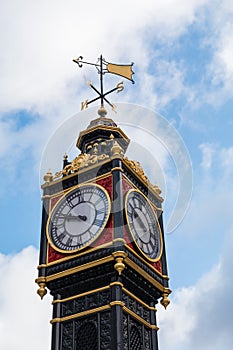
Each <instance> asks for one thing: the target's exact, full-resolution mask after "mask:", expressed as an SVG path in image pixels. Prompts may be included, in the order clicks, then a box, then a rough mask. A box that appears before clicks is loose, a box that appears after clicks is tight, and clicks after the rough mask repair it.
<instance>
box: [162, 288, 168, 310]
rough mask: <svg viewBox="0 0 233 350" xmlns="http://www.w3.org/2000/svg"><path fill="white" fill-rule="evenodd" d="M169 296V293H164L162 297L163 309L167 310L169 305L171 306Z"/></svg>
mask: <svg viewBox="0 0 233 350" xmlns="http://www.w3.org/2000/svg"><path fill="white" fill-rule="evenodd" d="M168 295H169V293H168V292H164V293H163V297H162V300H161V301H160V304H161V305H163V307H164V308H165V310H166V308H167V307H168V305H169V304H170V300H169V299H168Z"/></svg>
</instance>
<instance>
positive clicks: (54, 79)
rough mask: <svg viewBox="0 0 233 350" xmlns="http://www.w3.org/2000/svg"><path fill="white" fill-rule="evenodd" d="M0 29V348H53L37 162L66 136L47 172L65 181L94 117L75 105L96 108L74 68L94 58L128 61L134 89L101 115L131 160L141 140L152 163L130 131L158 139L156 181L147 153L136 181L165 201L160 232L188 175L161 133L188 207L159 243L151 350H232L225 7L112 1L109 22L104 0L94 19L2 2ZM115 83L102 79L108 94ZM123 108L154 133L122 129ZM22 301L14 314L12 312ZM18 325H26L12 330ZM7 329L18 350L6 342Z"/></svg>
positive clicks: (230, 116)
mask: <svg viewBox="0 0 233 350" xmlns="http://www.w3.org/2000/svg"><path fill="white" fill-rule="evenodd" d="M122 8H124V11H122ZM0 17H1V21H0V23H1V24H0V26H1V30H0V43H1V56H0V62H1V64H0V70H1V79H0V92H1V93H0V96H1V98H0V161H1V172H0V179H1V184H2V185H1V187H0V199H1V200H0V209H1V219H2V225H1V235H0V276H1V281H2V284H3V285H4V287H3V288H1V290H0V347H1V348H3V349H4V350H15V348H16V346H17V348H19V349H25V350H27V349H28V350H29V349H31V348H32V346H33V348H34V349H35V350H37V348H38V349H40V348H42V347H43V348H45V349H46V348H49V334H50V325H49V319H50V318H51V306H50V301H51V299H50V297H49V296H47V297H46V300H45V301H43V302H42V303H41V302H40V300H39V298H38V297H37V296H36V288H37V287H36V285H34V282H33V280H34V279H35V278H36V273H37V272H36V266H37V254H38V243H39V236H40V219H41V200H40V197H41V191H40V178H41V175H42V174H41V172H42V170H43V171H44V169H43V161H44V159H45V153H44V150H46V149H48V148H49V147H50V146H51V140H56V137H57V138H59V137H60V135H62V130H63V129H64V126H65V125H66V126H67V129H66V130H67V132H66V133H65V135H64V136H63V138H64V139H63V143H61V144H60V146H57V152H56V155H54V158H53V160H52V161H51V163H52V164H51V165H49V166H50V167H51V169H52V171H53V172H55V171H57V170H60V167H61V163H62V155H63V153H64V152H66V151H67V150H68V151H69V150H70V156H71V157H72V155H74V154H75V150H74V148H73V147H72V145H73V144H74V142H75V138H76V137H77V135H78V132H79V131H80V130H83V129H84V128H86V126H87V125H88V121H89V119H91V118H92V115H93V118H95V116H96V109H95V108H94V109H89V111H88V112H84V114H80V105H81V101H84V100H85V99H86V98H91V96H92V92H91V90H89V89H88V87H87V86H86V84H85V79H84V75H85V76H86V78H87V79H88V80H92V81H93V83H94V85H96V86H98V77H97V74H96V72H95V70H94V68H93V67H87V66H86V67H83V68H82V70H81V69H79V68H78V66H77V65H75V64H74V63H73V62H72V59H73V58H75V57H77V56H79V55H82V56H83V57H84V59H85V60H87V61H93V62H95V61H96V60H97V58H98V57H99V55H100V54H103V56H104V58H105V59H106V60H108V61H110V62H114V63H131V62H132V61H133V62H134V71H135V76H134V80H135V85H131V83H130V82H128V81H125V82H124V86H125V90H124V91H123V92H122V93H121V94H115V95H112V96H111V101H112V102H113V103H116V104H119V108H118V113H117V114H114V113H112V112H111V111H109V113H110V114H109V115H110V116H111V117H112V118H113V119H114V120H115V121H116V122H117V123H119V125H121V127H122V129H124V130H127V133H129V136H130V138H131V139H132V141H134V142H135V145H136V146H137V147H139V145H140V142H139V141H138V140H139V139H140V137H141V140H142V143H143V147H145V150H147V152H148V155H150V152H151V150H150V149H149V145H147V142H146V141H147V140H146V136H145V134H143V133H142V134H140V133H139V134H140V136H139V139H138V138H137V137H138V133H137V132H136V131H135V128H133V123H134V126H135V125H136V126H137V127H138V130H139V131H140V130H142V127H144V128H145V129H146V130H151V131H152V133H153V135H155V138H156V137H157V138H158V139H160V141H161V142H158V139H157V141H156V142H157V143H156V145H155V148H154V149H153V152H152V158H153V161H154V162H155V163H156V164H157V165H158V167H157V168H156V169H160V170H159V171H160V173H158V174H156V173H154V172H153V169H151V168H150V166H149V163H148V162H147V158H146V157H143V154H144V153H143V152H145V150H144V149H141V151H140V152H139V153H138V154H139V158H140V156H142V159H139V160H140V161H141V163H142V164H143V166H144V168H145V171H146V172H147V173H148V175H149V174H150V175H151V176H153V178H151V181H152V182H158V184H159V185H160V187H161V188H162V189H163V195H164V197H165V203H164V211H165V224H168V223H169V219H170V215H171V212H172V208H173V209H174V208H175V210H176V207H175V199H176V196H177V195H178V194H179V193H180V191H181V190H182V188H185V189H186V187H184V186H186V185H187V184H186V183H185V181H184V182H183V183H182V182H181V183H179V179H181V178H182V171H183V170H184V169H182V166H181V164H182V163H179V157H178V151H179V150H180V148H179V147H177V149H176V148H174V149H172V148H170V152H168V151H167V150H166V146H169V145H172V142H173V141H174V140H178V138H176V136H174V135H175V134H174V133H175V131H174V133H173V131H171V133H168V134H166V133H165V129H164V128H165V126H166V125H170V126H172V128H174V130H176V131H177V135H180V137H181V140H183V141H182V142H183V144H184V145H185V146H186V148H187V154H189V156H190V160H191V163H190V164H191V168H192V171H193V177H192V179H191V180H192V182H193V189H192V198H191V200H190V202H189V201H186V207H187V205H188V204H189V208H188V211H187V213H186V215H185V216H184V218H183V220H182V222H181V223H180V225H179V226H178V227H177V228H176V229H174V230H172V232H170V233H169V234H167V235H166V244H167V255H168V266H169V275H170V278H171V288H172V290H173V293H172V295H171V305H170V306H169V308H168V310H167V311H166V312H165V311H164V310H162V308H160V307H158V323H159V327H160V335H159V339H160V348H161V349H164V348H166V349H168V350H178V349H179V350H187V349H189V350H192V349H196V348H198V349H200V350H202V349H205V350H206V349H207V350H208V349H211V350H220V349H221V350H222V349H224V350H228V349H229V350H230V349H231V348H232V340H233V339H232V326H233V317H232V314H233V312H232V311H233V310H232V306H231V303H230V298H231V294H232V292H233V282H232V278H231V268H230V266H232V265H233V256H232V252H231V247H232V244H233V225H232V205H233V187H232V183H233V141H232V135H233V112H232V111H233V44H232V37H233V5H232V2H231V1H230V0H222V1H220V0H213V1H210V0H190V1H185V0H164V1H163V2H160V1H155V0H153V1H152V0H148V1H147V2H145V3H144V4H143V5H140V4H137V3H135V2H133V1H130V0H126V1H123V0H119V1H118V2H113V3H111V9H110V8H109V2H107V1H105V0H104V1H103V2H102V7H101V6H99V4H97V3H96V2H95V1H92V0H89V1H87V2H86V3H85V4H84V3H82V4H79V3H77V1H69V3H68V2H65V1H53V0H52V1H49V2H47V1H44V0H42V1H40V2H36V1H30V2H29V1H26V0H17V1H15V0H14V1H12V0H10V1H9V0H8V1H6V0H2V2H1V14H0ZM120 80H121V79H120ZM120 80H119V79H118V77H116V76H110V75H109V76H107V77H106V79H105V84H106V89H107V88H109V87H110V88H112V86H115V84H117V83H118V82H119V81H120ZM129 104H132V106H134V107H132V108H137V106H138V105H139V106H141V107H140V108H139V111H144V110H147V111H148V113H149V114H150V113H154V115H155V119H154V122H151V123H149V124H148V123H147V122H145V120H146V117H145V116H141V117H140V115H138V117H137V119H134V121H132V120H131V119H130V117H129V116H128V115H127V117H125V115H124V112H125V111H126V110H127V108H128V107H129ZM122 106H124V107H122ZM135 106H136V107H135ZM96 108H97V106H96ZM124 108H125V109H124ZM127 111H128V110H127ZM120 112H122V114H121V113H120ZM111 113H112V114H111ZM125 113H126V112H125ZM142 115H143V113H142ZM163 118H165V119H163ZM75 120H77V124H75V128H74V130H72V131H71V128H70V125H71V124H72V125H74V124H73V123H75ZM148 120H149V119H148ZM162 120H164V122H163V126H162V124H161V123H162ZM129 121H130V122H131V126H130V125H127V122H129ZM140 128H141V129H140ZM172 130H173V129H172ZM139 131H138V132H139ZM61 137H62V136H61ZM49 145H50V146H49ZM63 146H64V149H63ZM136 146H135V147H136ZM180 146H181V148H182V147H183V146H182V145H181V144H180ZM46 147H47V148H46ZM169 147H170V146H169ZM136 149H137V148H136ZM55 151H56V147H55ZM130 152H131V153H130V156H131V158H132V157H133V158H134V159H137V155H136V154H134V148H132V150H131V151H130ZM182 152H184V149H183V148H182ZM150 156H151V155H150ZM148 157H149V156H148ZM155 163H154V164H155ZM46 166H47V163H46ZM176 166H177V168H176ZM154 169H155V167H154ZM189 175H190V173H189ZM189 179H190V178H189ZM184 180H185V179H184ZM182 181H183V180H182ZM190 183H191V181H190ZM182 186H183V187H182ZM189 190H190V189H188V188H187V191H189ZM187 191H186V192H187ZM183 211H185V206H184V207H183ZM177 215H178V214H177ZM181 217H182V215H180V218H181ZM19 290H20V292H19ZM19 293H20V298H21V301H22V302H21V303H20V305H19V303H17V302H16V301H17V298H18V295H19ZM22 313H24V314H25V315H26V317H25V318H24V321H22V322H18V321H19V319H20V320H21V316H20V315H22ZM12 325H13V327H15V332H16V337H15V338H17V335H18V338H17V342H16V340H15V339H12V337H11V336H10V328H11V326H12ZM38 327H39V328H40V329H41V330H40V335H38V333H37V331H36V329H38ZM216 327H218V332H216ZM25 330H27V333H25ZM28 330H29V332H28ZM41 332H43V333H44V335H45V336H44V337H41ZM25 334H27V339H28V341H27V344H25V337H26V335H25ZM28 334H30V335H29V336H28ZM171 339H172V342H171ZM35 343H36V345H35ZM16 344H17V345H16Z"/></svg>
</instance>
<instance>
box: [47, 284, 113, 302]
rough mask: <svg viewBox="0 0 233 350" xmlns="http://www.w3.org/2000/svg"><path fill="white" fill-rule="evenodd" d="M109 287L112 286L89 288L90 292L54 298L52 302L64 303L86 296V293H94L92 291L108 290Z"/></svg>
mask: <svg viewBox="0 0 233 350" xmlns="http://www.w3.org/2000/svg"><path fill="white" fill-rule="evenodd" d="M109 288H110V286H105V287H101V288H96V289H92V290H89V291H88V292H85V293H81V294H77V295H73V296H72V297H68V298H65V299H56V300H53V301H52V304H57V303H64V302H66V301H69V300H74V299H78V298H81V297H84V296H86V295H90V294H92V293H97V292H101V291H103V290H106V289H109Z"/></svg>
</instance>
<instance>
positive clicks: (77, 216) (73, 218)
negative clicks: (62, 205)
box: [66, 214, 87, 221]
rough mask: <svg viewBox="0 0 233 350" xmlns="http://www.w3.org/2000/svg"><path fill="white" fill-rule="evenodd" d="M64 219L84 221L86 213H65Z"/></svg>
mask: <svg viewBox="0 0 233 350" xmlns="http://www.w3.org/2000/svg"><path fill="white" fill-rule="evenodd" d="M66 219H67V220H78V221H86V220H87V217H86V215H72V214H69V215H67V217H66Z"/></svg>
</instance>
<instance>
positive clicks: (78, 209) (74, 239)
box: [47, 184, 110, 252]
mask: <svg viewBox="0 0 233 350" xmlns="http://www.w3.org/2000/svg"><path fill="white" fill-rule="evenodd" d="M109 214H110V198H109V195H108V193H107V192H106V190H105V189H104V188H102V187H100V186H98V185H92V184H90V185H83V186H79V187H78V188H76V189H74V190H72V191H70V192H68V193H67V194H66V195H65V196H64V197H62V199H61V200H59V202H58V203H57V204H56V206H55V207H54V209H53V211H52V214H51V216H50V218H49V220H48V225H47V233H48V237H49V241H50V243H51V244H52V245H53V246H54V247H55V248H56V249H58V250H62V251H64V250H65V251H67V252H73V251H76V250H79V249H81V248H83V247H85V246H87V245H89V244H91V242H92V241H93V240H95V239H96V238H97V236H98V235H99V234H100V233H101V232H102V230H103V228H104V227H105V225H106V223H107V220H108V218H109Z"/></svg>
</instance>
